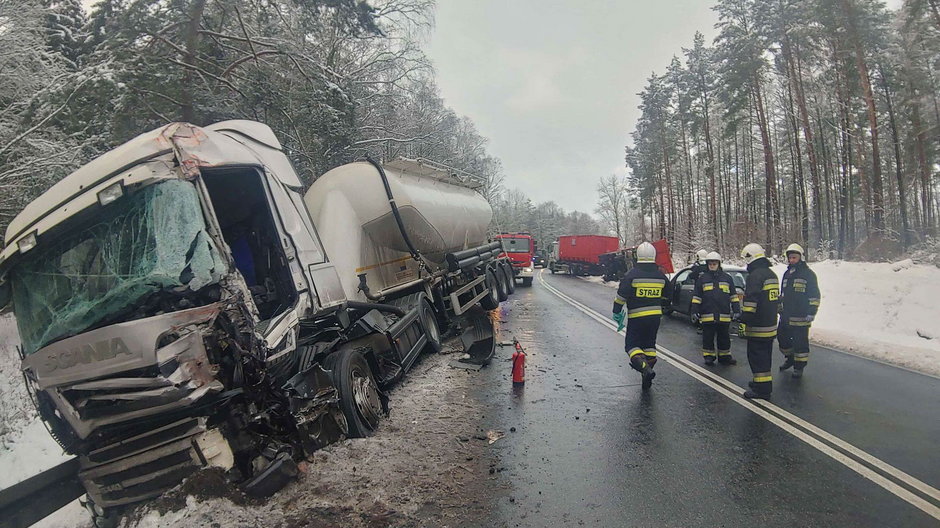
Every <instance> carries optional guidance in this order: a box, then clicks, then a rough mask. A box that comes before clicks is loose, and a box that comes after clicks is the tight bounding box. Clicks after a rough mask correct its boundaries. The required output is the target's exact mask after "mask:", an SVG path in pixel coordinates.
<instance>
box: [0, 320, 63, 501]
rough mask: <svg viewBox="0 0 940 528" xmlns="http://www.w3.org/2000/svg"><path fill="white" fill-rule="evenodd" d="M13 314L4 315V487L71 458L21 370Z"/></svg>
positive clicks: (0, 358)
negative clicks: (35, 401)
mask: <svg viewBox="0 0 940 528" xmlns="http://www.w3.org/2000/svg"><path fill="white" fill-rule="evenodd" d="M18 344H19V336H18V334H17V332H16V322H15V321H14V319H13V317H11V316H9V315H5V316H2V317H0V489H3V488H6V487H7V486H10V485H11V484H16V483H17V482H19V481H21V480H24V479H26V478H28V477H31V476H33V475H35V474H36V473H40V472H42V471H45V470H46V469H49V468H51V467H53V466H56V465H58V464H60V463H62V462H65V461H66V460H68V458H69V456H67V455H65V454H64V453H63V452H62V448H61V447H59V444H57V443H56V441H55V440H53V438H52V436H51V435H50V434H49V431H47V430H46V427H45V426H44V425H43V423H42V421H40V420H39V417H38V415H37V414H36V409H35V408H34V407H33V402H32V401H31V400H30V398H29V393H28V392H27V391H26V385H25V383H24V381H23V377H22V375H21V374H20V358H19V355H18V354H17V351H16V346H17V345H18Z"/></svg>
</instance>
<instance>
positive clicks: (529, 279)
mask: <svg viewBox="0 0 940 528" xmlns="http://www.w3.org/2000/svg"><path fill="white" fill-rule="evenodd" d="M522 285H523V286H525V287H527V288H528V287H530V286H532V277H523V278H522Z"/></svg>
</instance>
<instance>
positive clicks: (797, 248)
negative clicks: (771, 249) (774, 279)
mask: <svg viewBox="0 0 940 528" xmlns="http://www.w3.org/2000/svg"><path fill="white" fill-rule="evenodd" d="M790 253H799V254H800V258H803V255H805V254H806V253H804V252H803V246H801V245H799V244H790V245H789V246H787V250H786V251H784V254H785V255H787V256H789V255H790Z"/></svg>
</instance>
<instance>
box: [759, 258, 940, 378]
mask: <svg viewBox="0 0 940 528" xmlns="http://www.w3.org/2000/svg"><path fill="white" fill-rule="evenodd" d="M810 268H811V269H812V270H813V271H815V272H816V277H817V278H818V279H819V289H820V292H821V297H822V300H821V303H820V307H819V314H818V315H817V317H816V320H815V321H814V322H813V328H812V330H811V333H810V339H812V340H813V341H814V342H816V343H820V344H824V345H829V346H832V347H834V348H837V349H840V350H846V351H849V352H853V353H855V354H858V355H861V356H865V357H869V358H872V359H877V360H880V361H885V362H889V363H893V364H895V365H899V366H902V367H905V368H909V369H911V370H917V371H920V372H924V373H927V374H932V375H934V376H940V335H938V331H937V326H938V323H937V321H938V316H940V305H938V304H937V299H940V269H938V268H937V267H935V266H925V265H918V264H914V263H913V262H912V261H910V260H905V261H901V262H896V263H893V264H889V263H872V262H845V261H839V260H827V261H823V262H815V263H811V264H810ZM785 270H786V266H785V265H777V266H774V271H775V272H776V273H777V275H778V276H781V275H783V272H784V271H785ZM921 336H926V338H925V337H921ZM928 338H930V339H928Z"/></svg>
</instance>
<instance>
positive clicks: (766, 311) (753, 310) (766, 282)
mask: <svg viewBox="0 0 940 528" xmlns="http://www.w3.org/2000/svg"><path fill="white" fill-rule="evenodd" d="M747 271H748V275H747V285H746V286H745V287H744V302H743V303H742V306H741V322H742V323H744V324H745V325H746V327H745V330H746V337H757V338H772V337H775V336H776V335H777V304H778V303H779V302H780V301H779V300H778V299H779V297H780V285H779V284H778V283H777V274H776V273H774V272H773V270H772V269H770V261H769V260H767V259H766V258H759V259H757V260H755V261H754V262H751V263H750V264H748V265H747Z"/></svg>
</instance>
